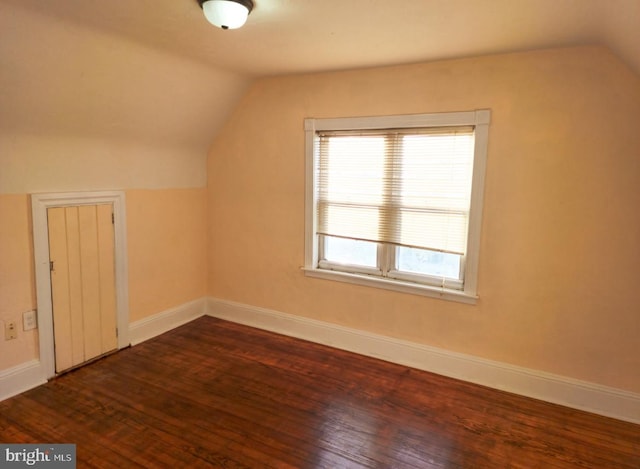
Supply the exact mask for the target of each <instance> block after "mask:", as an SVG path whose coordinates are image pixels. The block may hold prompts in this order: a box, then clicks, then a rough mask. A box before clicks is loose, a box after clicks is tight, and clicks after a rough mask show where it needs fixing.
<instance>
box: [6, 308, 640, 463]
mask: <svg viewBox="0 0 640 469" xmlns="http://www.w3.org/2000/svg"><path fill="white" fill-rule="evenodd" d="M0 441H2V442H16V443H42V442H47V443H75V444H76V445H77V454H78V467H79V468H81V467H91V468H93V467H95V468H107V467H119V468H128V467H145V468H150V467H151V468H153V467H160V468H162V467H172V468H173V467H178V468H179V467H189V468H192V467H196V468H197V467H203V468H206V467H215V468H263V467H266V468H268V467H274V468H296V469H297V468H327V469H335V468H386V467H389V468H474V469H476V468H491V469H494V468H523V469H524V468H526V469H531V468H538V467H539V468H545V469H546V468H557V469H565V468H576V467H577V468H594V469H595V468H598V469H601V468H615V469H627V468H628V469H638V468H639V467H640V426H638V425H633V424H630V423H626V422H621V421H617V420H614V419H609V418H605V417H600V416H596V415H592V414H589V413H585V412H580V411H576V410H573V409H568V408H565V407H561V406H557V405H553V404H548V403H545V402H541V401H536V400H533V399H527V398H523V397H520V396H515V395H513V394H509V393H505V392H501V391H496V390H493V389H489V388H485V387H482V386H477V385H473V384H470V383H464V382H460V381H456V380H453V379H449V378H445V377H442V376H437V375H434V374H431V373H426V372H422V371H418V370H415V369H410V368H407V367H403V366H400V365H395V364H392V363H388V362H383V361H380V360H375V359H372V358H367V357H362V356H358V355H355V354H351V353H348V352H344V351H340V350H335V349H331V348H329V347H325V346H321V345H318V344H313V343H309V342H305V341H301V340H296V339H292V338H287V337H284V336H280V335H277V334H273V333H269V332H265V331H260V330H256V329H252V328H249V327H246V326H241V325H238V324H234V323H230V322H226V321H222V320H218V319H214V318H208V317H205V318H200V319H198V320H196V321H193V322H191V323H189V324H187V325H185V326H182V327H180V328H178V329H175V330H173V331H170V332H168V333H167V334H164V335H162V336H160V337H157V338H155V339H152V340H149V341H147V342H144V343H143V344H140V345H138V346H136V347H133V348H130V349H126V350H123V351H121V352H118V353H116V354H114V355H111V356H108V357H106V358H103V359H101V360H99V361H97V362H95V363H92V364H90V365H88V366H85V367H82V368H80V369H77V370H75V371H72V372H70V373H67V374H65V375H62V376H61V377H59V378H56V379H54V380H52V381H51V382H49V383H47V384H45V385H43V386H40V387H38V388H36V389H33V390H31V391H28V392H26V393H24V394H22V395H20V396H16V397H14V398H12V399H8V400H6V401H4V402H0Z"/></svg>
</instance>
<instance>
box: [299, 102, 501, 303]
mask: <svg viewBox="0 0 640 469" xmlns="http://www.w3.org/2000/svg"><path fill="white" fill-rule="evenodd" d="M490 121H491V111H490V110H488V109H479V110H474V111H464V112H448V113H430V114H410V115H397V116H373V117H345V118H330V119H315V118H308V119H305V120H304V130H305V265H304V272H305V275H306V276H309V277H315V278H321V279H326V280H336V281H341V282H347V283H352V284H356V285H364V286H370V287H377V288H383V289H387V290H394V291H398V292H404V293H411V294H418V295H424V296H429V297H434V298H442V299H446V300H452V301H458V302H462V303H469V304H475V303H476V301H477V299H478V294H477V284H478V262H479V250H480V230H481V226H482V205H483V195H484V179H485V171H486V164H487V145H488V136H489V123H490ZM469 125H471V126H473V127H474V134H475V147H474V158H473V178H472V185H471V204H470V208H469V231H468V235H467V250H466V254H465V256H464V265H463V266H462V269H463V270H464V276H463V278H464V285H463V288H462V289H459V288H451V287H450V286H447V284H446V283H443V284H442V285H440V286H434V285H427V284H423V283H416V281H415V280H417V279H413V278H412V276H411V274H409V273H405V272H403V273H400V274H399V273H398V272H397V271H391V272H390V273H391V274H392V275H391V276H386V277H381V276H377V275H370V273H368V272H367V270H368V269H366V268H362V269H351V267H346V268H345V270H336V269H333V270H329V268H328V267H329V266H328V265H326V264H324V263H323V262H320V259H321V257H320V254H321V253H320V247H319V235H318V234H316V232H317V230H316V227H317V217H316V213H317V200H316V190H315V188H316V185H317V181H316V171H315V167H316V162H317V159H318V142H319V137H318V132H321V131H331V130H335V131H339V130H374V129H393V128H420V127H452V126H469ZM381 257H382V256H380V255H379V256H378V259H379V262H380V258H381ZM382 262H391V259H383V260H382ZM378 267H380V266H378ZM347 270H348V271H347ZM372 270H376V269H372ZM371 273H373V272H371Z"/></svg>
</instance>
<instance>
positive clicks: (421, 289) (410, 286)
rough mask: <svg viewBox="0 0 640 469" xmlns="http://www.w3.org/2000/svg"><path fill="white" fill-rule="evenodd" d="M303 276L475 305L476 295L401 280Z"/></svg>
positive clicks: (330, 273)
mask: <svg viewBox="0 0 640 469" xmlns="http://www.w3.org/2000/svg"><path fill="white" fill-rule="evenodd" d="M302 270H304V274H305V275H306V276H307V277H314V278H321V279H324V280H333V281H337V282H346V283H352V284H355V285H362V286H367V287H374V288H383V289H385V290H392V291H397V292H401V293H409V294H412V295H422V296H428V297H431V298H439V299H441V300H448V301H457V302H459V303H466V304H472V305H474V304H476V302H477V300H478V296H477V295H470V294H468V293H465V292H463V291H460V290H450V289H446V288H440V287H433V286H430V285H420V284H417V283H413V282H404V281H402V280H396V279H388V278H379V277H373V276H371V275H366V274H354V273H348V272H339V271H336V270H325V269H311V268H306V267H304V268H303V269H302Z"/></svg>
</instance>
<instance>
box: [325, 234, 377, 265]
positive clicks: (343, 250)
mask: <svg viewBox="0 0 640 469" xmlns="http://www.w3.org/2000/svg"><path fill="white" fill-rule="evenodd" d="M377 257H378V245H377V244H376V243H372V242H369V241H358V240H355V239H345V238H335V237H332V236H325V237H324V258H325V260H327V261H329V262H337V263H340V264H352V265H361V266H366V267H377V265H378V262H377Z"/></svg>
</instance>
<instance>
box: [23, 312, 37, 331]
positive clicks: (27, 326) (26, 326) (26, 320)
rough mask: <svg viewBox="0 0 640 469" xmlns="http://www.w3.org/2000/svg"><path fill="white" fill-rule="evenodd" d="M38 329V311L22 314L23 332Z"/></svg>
mask: <svg viewBox="0 0 640 469" xmlns="http://www.w3.org/2000/svg"><path fill="white" fill-rule="evenodd" d="M36 327H38V321H37V319H36V311H35V310H33V311H27V312H26V313H22V330H24V331H30V330H31V329H35V328H36Z"/></svg>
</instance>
